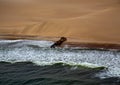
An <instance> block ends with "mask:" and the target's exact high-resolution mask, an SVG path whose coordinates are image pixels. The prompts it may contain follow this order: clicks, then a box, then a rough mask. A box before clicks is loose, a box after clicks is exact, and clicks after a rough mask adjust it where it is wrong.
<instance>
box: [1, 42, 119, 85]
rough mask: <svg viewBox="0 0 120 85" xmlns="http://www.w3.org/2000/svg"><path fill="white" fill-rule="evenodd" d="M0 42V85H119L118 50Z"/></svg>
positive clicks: (49, 43)
mask: <svg viewBox="0 0 120 85" xmlns="http://www.w3.org/2000/svg"><path fill="white" fill-rule="evenodd" d="M52 44H53V42H52V41H37V40H0V85H120V51H119V50H95V49H94V50H92V49H84V48H76V47H68V46H67V45H66V46H65V47H64V48H50V46H51V45H52Z"/></svg>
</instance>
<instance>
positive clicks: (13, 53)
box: [0, 40, 120, 78]
mask: <svg viewBox="0 0 120 85" xmlns="http://www.w3.org/2000/svg"><path fill="white" fill-rule="evenodd" d="M4 42H5V43H12V42H18V43H16V44H15V45H14V46H13V47H6V48H0V61H6V62H25V61H31V62H33V63H36V64H38V65H50V64H54V63H57V62H63V63H68V64H74V65H83V66H88V67H92V68H94V67H99V66H100V67H101V66H104V67H107V68H108V70H107V71H106V72H102V73H100V74H99V75H97V76H100V77H101V78H104V77H120V52H116V51H97V50H77V49H75V50H72V49H59V48H58V49H51V48H48V47H49V46H50V45H52V44H53V42H51V41H32V40H20V41H19V40H18V41H4ZM4 42H3V41H0V43H4ZM28 45H33V46H34V45H35V46H36V45H37V46H38V48H32V47H29V46H28ZM17 46H18V47H17ZM41 47H42V48H41ZM43 47H44V48H43Z"/></svg>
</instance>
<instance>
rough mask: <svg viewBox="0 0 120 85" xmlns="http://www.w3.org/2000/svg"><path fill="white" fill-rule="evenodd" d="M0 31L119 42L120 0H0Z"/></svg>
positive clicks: (5, 33) (88, 40) (6, 33)
mask: <svg viewBox="0 0 120 85" xmlns="http://www.w3.org/2000/svg"><path fill="white" fill-rule="evenodd" d="M0 34H1V35H19V36H38V37H61V36H65V37H68V38H70V39H69V40H70V41H71V42H72V41H73V42H74V41H75V42H93V43H96V42H99V43H114V44H120V1H119V0H0ZM0 38H6V37H3V36H1V37H0ZM71 38H73V39H76V40H73V39H71Z"/></svg>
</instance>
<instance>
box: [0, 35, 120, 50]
mask: <svg viewBox="0 0 120 85" xmlns="http://www.w3.org/2000/svg"><path fill="white" fill-rule="evenodd" d="M59 38H60V37H43V36H31V35H30V36H29V35H11V34H7V35H0V40H19V39H23V40H24V39H25V40H47V41H54V42H55V41H57V40H58V39H59ZM66 45H67V46H68V47H81V48H89V49H101V50H102V49H103V50H108V49H116V50H120V44H117V43H103V42H102V43H101V42H80V41H79V40H76V39H73V40H72V39H70V38H68V41H67V42H65V43H63V45H62V46H66Z"/></svg>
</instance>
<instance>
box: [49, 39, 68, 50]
mask: <svg viewBox="0 0 120 85" xmlns="http://www.w3.org/2000/svg"><path fill="white" fill-rule="evenodd" d="M65 41H67V38H66V37H61V38H60V40H58V41H56V42H55V43H54V44H53V45H51V48H55V47H60V46H61V45H62V43H63V42H65Z"/></svg>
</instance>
